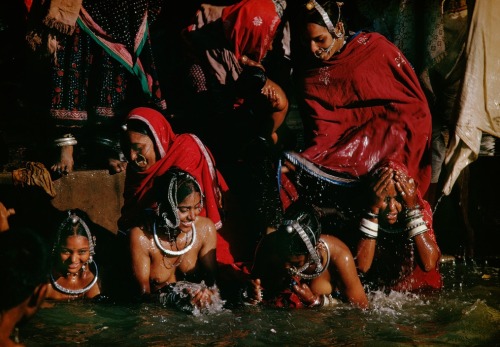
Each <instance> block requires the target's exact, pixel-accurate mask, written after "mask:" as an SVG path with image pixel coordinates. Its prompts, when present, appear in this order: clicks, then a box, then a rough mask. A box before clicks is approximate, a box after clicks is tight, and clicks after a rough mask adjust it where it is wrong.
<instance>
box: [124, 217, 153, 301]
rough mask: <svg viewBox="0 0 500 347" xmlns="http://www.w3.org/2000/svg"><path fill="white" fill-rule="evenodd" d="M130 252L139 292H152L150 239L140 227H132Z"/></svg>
mask: <svg viewBox="0 0 500 347" xmlns="http://www.w3.org/2000/svg"><path fill="white" fill-rule="evenodd" d="M129 237H130V254H131V257H132V274H133V275H134V278H135V279H136V282H137V285H138V288H137V289H138V291H139V294H141V295H142V294H150V293H151V288H150V285H149V275H150V271H151V258H150V256H149V252H148V245H149V244H150V242H149V239H148V238H147V237H146V235H144V232H143V231H142V230H141V228H139V227H134V228H132V229H130V234H129Z"/></svg>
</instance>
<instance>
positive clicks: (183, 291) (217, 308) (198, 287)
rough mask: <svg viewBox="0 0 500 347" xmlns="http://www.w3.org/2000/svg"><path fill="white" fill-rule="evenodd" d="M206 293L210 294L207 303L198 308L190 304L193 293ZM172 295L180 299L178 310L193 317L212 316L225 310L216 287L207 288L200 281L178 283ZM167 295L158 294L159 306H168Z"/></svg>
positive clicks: (223, 302) (203, 282) (223, 301)
mask: <svg viewBox="0 0 500 347" xmlns="http://www.w3.org/2000/svg"><path fill="white" fill-rule="evenodd" d="M202 290H204V291H207V292H210V293H211V295H210V299H209V300H208V302H207V303H206V304H205V305H203V307H198V306H195V305H193V304H191V298H192V296H194V293H197V292H199V291H202ZM173 292H174V294H177V296H178V298H179V299H180V300H179V302H180V304H179V305H178V308H179V309H181V310H182V311H185V312H188V313H192V314H193V315H195V316H200V315H204V314H214V313H220V312H224V311H225V310H226V309H225V308H224V304H225V303H226V302H225V300H222V299H221V297H220V293H219V288H217V286H216V285H214V286H212V287H208V286H207V285H206V284H205V281H201V283H193V282H187V281H178V282H177V283H176V284H175V287H174V288H173ZM167 296H168V295H167V294H166V293H162V294H160V304H162V305H163V306H167V305H168V300H167Z"/></svg>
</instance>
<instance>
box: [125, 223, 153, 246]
mask: <svg viewBox="0 0 500 347" xmlns="http://www.w3.org/2000/svg"><path fill="white" fill-rule="evenodd" d="M128 237H129V240H130V244H131V245H134V244H137V243H139V244H140V243H142V242H143V241H144V239H149V235H148V233H146V232H145V231H144V229H143V228H141V227H138V226H136V227H132V228H130V230H129V234H128Z"/></svg>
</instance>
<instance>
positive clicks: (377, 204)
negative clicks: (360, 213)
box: [371, 167, 394, 215]
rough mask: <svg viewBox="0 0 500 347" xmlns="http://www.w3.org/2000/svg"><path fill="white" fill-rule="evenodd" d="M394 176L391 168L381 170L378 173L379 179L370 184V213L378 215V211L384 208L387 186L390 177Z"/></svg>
mask: <svg viewBox="0 0 500 347" xmlns="http://www.w3.org/2000/svg"><path fill="white" fill-rule="evenodd" d="M393 175H394V170H393V169H391V168H388V167H386V168H383V169H382V170H381V171H380V174H379V179H378V180H377V181H375V182H374V183H372V186H371V188H372V191H373V195H372V203H371V212H372V213H374V214H377V215H378V214H379V212H380V209H381V208H384V202H385V199H386V198H387V186H388V185H389V183H391V180H392V177H393Z"/></svg>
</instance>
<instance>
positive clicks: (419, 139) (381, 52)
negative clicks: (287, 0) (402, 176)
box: [285, 0, 431, 194]
mask: <svg viewBox="0 0 500 347" xmlns="http://www.w3.org/2000/svg"><path fill="white" fill-rule="evenodd" d="M320 2H321V5H320V4H319V3H318V2H317V1H314V0H312V1H309V2H308V3H307V5H306V6H304V7H303V12H304V24H303V28H302V29H303V36H302V37H303V39H304V40H305V43H306V44H307V47H308V48H309V51H308V54H309V56H308V57H305V64H303V65H304V66H306V67H305V68H303V69H302V71H300V73H299V76H300V88H299V90H300V92H301V93H302V95H301V98H299V99H300V100H301V102H303V103H302V105H301V106H302V108H301V114H302V117H303V121H304V128H305V141H306V145H305V149H304V150H303V151H302V152H301V153H296V152H287V153H286V158H287V159H288V160H287V161H285V165H287V166H288V167H289V168H290V169H292V170H293V169H299V170H300V172H303V173H305V174H306V176H309V177H312V178H313V179H315V180H317V181H319V182H321V183H323V184H325V185H326V186H349V187H352V186H356V185H358V183H359V181H360V178H363V177H364V176H365V175H366V174H367V173H368V172H370V171H371V170H372V169H373V168H374V167H375V166H376V165H377V164H378V163H380V162H381V161H383V160H394V161H397V162H400V163H402V164H404V165H405V166H406V167H407V168H408V173H409V175H410V176H411V177H414V179H415V181H416V182H417V184H418V187H419V189H420V191H421V192H422V194H425V192H426V191H427V188H428V186H429V182H430V174H431V165H430V138H431V114H430V111H429V107H428V105H427V101H426V98H425V95H424V93H423V91H422V89H421V87H420V84H419V82H418V79H417V76H416V75H415V72H414V71H413V68H412V66H411V64H410V62H409V61H408V60H407V59H406V58H405V57H404V55H403V54H402V53H401V51H400V50H399V49H398V48H397V47H396V46H395V45H393V44H392V43H390V42H389V41H388V40H387V39H385V38H384V37H383V36H382V35H380V34H377V33H365V32H358V33H353V34H351V33H349V36H347V35H348V33H347V32H346V30H345V28H344V23H343V21H342V8H343V3H341V2H333V1H331V2H330V1H320ZM290 164H291V165H290ZM285 171H286V170H285ZM292 181H295V182H297V178H296V177H294V178H292ZM300 185H301V184H300V182H299V183H298V184H297V186H300ZM299 194H300V189H299Z"/></svg>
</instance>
